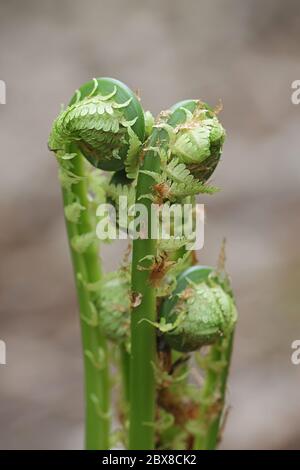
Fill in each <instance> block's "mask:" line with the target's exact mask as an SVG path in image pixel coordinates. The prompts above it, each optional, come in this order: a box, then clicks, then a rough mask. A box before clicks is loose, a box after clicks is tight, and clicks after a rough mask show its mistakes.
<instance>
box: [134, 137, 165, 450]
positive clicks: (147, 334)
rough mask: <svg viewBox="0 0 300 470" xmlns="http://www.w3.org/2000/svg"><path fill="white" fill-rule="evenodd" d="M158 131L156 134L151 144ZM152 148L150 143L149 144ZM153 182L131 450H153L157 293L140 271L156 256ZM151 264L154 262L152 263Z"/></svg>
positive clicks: (141, 244) (150, 163)
mask: <svg viewBox="0 0 300 470" xmlns="http://www.w3.org/2000/svg"><path fill="white" fill-rule="evenodd" d="M157 135H158V132H157V131H154V133H153V138H152V139H151V141H152V142H155V141H156V138H157ZM150 145H151V143H150ZM142 169H143V170H151V171H156V172H158V171H159V169H160V158H159V156H158V155H157V154H156V153H154V152H153V151H148V152H147V153H146V155H145V157H144V163H143V167H142ZM152 185H153V179H152V178H151V177H149V176H148V175H145V174H143V173H140V174H139V177H138V183H137V194H136V201H137V203H142V204H143V205H144V207H145V208H146V209H147V222H148V234H147V235H148V236H147V238H146V239H141V238H138V239H136V240H134V241H133V255H132V291H133V292H136V293H139V294H141V303H140V305H139V306H138V307H136V308H134V310H133V311H132V316H131V364H130V370H131V374H130V401H131V404H132V406H131V407H130V432H129V448H130V449H132V450H139V449H142V450H146V449H147V450H151V449H154V410H155V380H154V370H153V365H154V363H155V361H156V345H155V337H156V335H155V329H154V328H153V326H151V325H150V324H149V323H148V322H147V321H143V320H144V319H147V320H150V321H152V322H153V321H156V294H155V288H154V287H153V286H151V283H150V280H149V272H150V271H148V270H144V271H141V270H139V265H140V264H141V260H142V258H144V257H145V256H152V257H155V256H156V254H157V253H156V249H157V247H156V245H157V244H156V240H154V239H151V236H150V234H151V201H150V200H149V199H147V198H143V196H144V195H146V194H149V193H151V192H152ZM150 264H151V262H150Z"/></svg>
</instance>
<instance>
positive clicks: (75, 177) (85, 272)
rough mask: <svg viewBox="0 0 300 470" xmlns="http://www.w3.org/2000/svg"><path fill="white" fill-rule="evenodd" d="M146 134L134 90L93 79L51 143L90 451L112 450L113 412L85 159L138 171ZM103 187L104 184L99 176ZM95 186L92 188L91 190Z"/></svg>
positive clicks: (73, 101) (63, 116)
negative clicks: (75, 307)
mask: <svg viewBox="0 0 300 470" xmlns="http://www.w3.org/2000/svg"><path fill="white" fill-rule="evenodd" d="M144 128H145V126H144V115H143V111H142V108H141V106H140V104H139V102H138V100H137V98H136V97H135V95H134V94H133V93H132V92H131V90H129V89H128V88H127V87H126V86H125V85H123V84H122V83H121V82H119V81H117V80H113V79H106V78H103V79H94V80H92V81H90V82H88V83H86V84H85V85H83V86H82V87H81V88H80V89H79V90H77V91H76V93H75V95H74V97H73V98H72V99H71V102H70V104H69V106H68V107H67V108H66V109H65V110H62V111H61V113H60V114H59V116H58V117H57V118H56V120H55V121H54V123H53V126H52V130H51V134H50V137H49V142H48V145H49V148H50V150H52V151H54V152H55V154H56V157H57V161H58V165H59V180H60V183H61V187H62V193H63V204H64V213H65V221H66V227H67V234H68V240H69V246H70V251H71V256H72V261H73V269H74V275H75V282H76V289H77V297H78V302H79V307H80V323H81V333H82V345H83V355H84V371H85V402H86V405H85V408H86V425H85V445H86V448H87V449H109V447H110V441H109V435H110V416H111V411H110V380H109V364H108V350H107V341H106V338H105V336H104V333H103V329H102V328H101V324H100V318H99V312H98V309H97V301H98V298H99V293H101V286H102V283H101V281H102V278H101V263H100V261H99V254H98V245H99V243H98V240H97V238H96V227H95V219H94V218H93V215H92V214H91V206H92V203H95V202H96V204H99V203H100V202H102V200H101V191H100V195H99V191H97V190H96V191H94V192H93V193H92V194H93V198H94V201H91V200H90V197H89V196H90V194H91V193H90V189H94V188H93V186H95V179H96V177H95V175H94V176H93V179H91V178H90V175H89V172H88V170H87V169H86V165H85V158H86V159H87V160H88V161H89V162H90V163H91V164H92V165H93V166H95V167H97V168H102V169H105V170H107V171H112V170H118V169H120V168H123V167H124V166H125V164H126V161H127V158H128V157H130V165H131V167H132V166H133V160H134V158H135V157H137V156H138V150H139V146H140V145H141V142H142V141H143V139H144ZM133 147H134V148H135V149H136V153H135V155H134V151H133V150H132V149H133ZM84 157H85V158H84ZM98 182H99V185H101V183H102V181H101V178H98ZM89 183H93V184H90V186H92V188H91V187H89Z"/></svg>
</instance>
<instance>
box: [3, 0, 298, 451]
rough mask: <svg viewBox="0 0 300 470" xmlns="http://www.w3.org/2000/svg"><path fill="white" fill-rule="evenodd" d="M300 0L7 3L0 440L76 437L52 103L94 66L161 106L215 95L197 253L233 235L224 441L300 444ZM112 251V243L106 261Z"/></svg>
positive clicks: (76, 384)
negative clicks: (213, 150)
mask: <svg viewBox="0 0 300 470" xmlns="http://www.w3.org/2000/svg"><path fill="white" fill-rule="evenodd" d="M299 44H300V4H299V1H298V0H285V1H284V2H282V0H244V1H243V2H241V1H239V0H226V1H225V0H206V1H197V0H186V1H182V0H165V1H162V0H152V1H140V0H131V1H129V0H110V1H106V0H105V1H101V0H85V1H83V0H72V1H71V0H60V1H58V0H52V1H49V0H48V1H38V0H26V1H23V2H21V1H16V0H10V1H9V2H8V1H4V0H1V1H0V79H2V80H4V81H5V82H6V84H7V104H6V105H0V122H1V125H0V136H1V137H0V141H1V150H0V151H1V171H0V188H1V199H0V223H1V231H0V243H1V248H0V256H1V262H0V308H1V312H0V339H2V340H5V342H6V344H7V365H6V366H0V422H1V426H0V447H1V448H2V449H58V448H60V449H63V448H68V449H72V448H80V447H81V445H82V444H81V442H82V419H83V404H82V364H81V351H80V340H79V327H78V315H77V307H76V302H75V293H74V287H73V279H72V273H71V267H70V260H69V253H68V249H67V242H66V236H65V230H64V222H63V216H62V207H61V199H60V191H59V186H58V182H57V177H56V171H57V168H56V162H55V159H54V157H53V155H51V154H50V153H49V152H48V151H47V147H46V143H47V138H48V133H49V130H50V127H51V122H52V120H53V119H54V117H55V116H56V115H57V113H58V111H59V109H60V104H61V103H67V102H68V100H69V98H70V96H71V95H72V93H73V91H74V90H75V89H76V88H77V87H78V86H80V85H81V84H82V83H83V82H85V81H87V80H89V79H90V78H92V77H94V76H112V77H116V78H119V79H120V80H122V81H124V82H126V83H127V84H128V85H129V86H130V87H131V88H133V89H137V88H138V89H140V91H141V96H142V102H143V105H144V106H145V108H149V109H151V111H152V112H153V113H157V112H158V111H160V110H161V109H165V108H167V107H169V106H170V105H172V104H173V103H175V102H176V101H179V100H181V99H184V98H189V97H191V98H202V99H204V100H205V101H207V102H209V103H211V104H212V105H214V104H217V102H218V100H219V98H221V99H222V101H223V104H224V110H223V112H222V114H221V119H222V121H223V123H224V126H225V127H226V129H227V133H228V139H227V143H226V145H225V148H224V153H223V161H222V163H221V164H220V165H219V167H218V169H217V171H216V173H215V175H214V177H213V183H215V184H217V185H218V186H221V187H222V192H221V193H219V194H218V195H216V196H214V197H213V198H211V199H209V198H206V199H205V201H204V202H205V203H206V210H207V219H206V231H205V237H206V240H205V248H204V250H203V251H202V252H201V253H200V260H201V262H204V263H214V262H215V261H216V259H217V255H218V252H219V248H220V243H221V240H222V238H223V236H226V237H227V240H228V245H227V254H228V265H227V267H228V270H229V271H230V273H231V275H232V279H233V283H234V288H235V292H236V295H237V301H238V306H239V312H240V320H239V326H238V331H237V335H236V344H235V351H234V360H233V367H232V374H231V380H230V392H229V402H230V404H231V412H230V415H229V419H228V423H227V428H226V432H225V435H224V440H223V444H222V447H223V448H225V449H228V448H233V449H266V448H271V449H288V448H294V449H300V402H299V393H300V366H298V367H297V366H295V365H292V364H291V360H290V356H291V351H292V350H291V342H292V341H293V340H295V339H300V316H299V314H300V312H299V296H300V290H299V282H300V250H299V231H300V220H299V203H300V195H299V182H300V159H299V139H300V133H299V122H300V119H299V118H300V105H299V106H295V105H293V104H292V103H291V83H292V81H293V80H296V79H300V62H299V47H300V46H299ZM116 257H117V255H116V252H115V248H114V247H112V246H109V247H106V248H105V253H104V258H105V264H106V267H107V268H108V269H110V268H111V267H112V266H114V265H115V260H116Z"/></svg>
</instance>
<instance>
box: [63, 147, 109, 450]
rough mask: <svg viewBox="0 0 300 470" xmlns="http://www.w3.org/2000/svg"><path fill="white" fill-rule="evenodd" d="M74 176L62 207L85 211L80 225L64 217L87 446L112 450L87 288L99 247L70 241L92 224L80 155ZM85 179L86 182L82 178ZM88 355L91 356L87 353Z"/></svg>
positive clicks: (97, 272)
mask: <svg viewBox="0 0 300 470" xmlns="http://www.w3.org/2000/svg"><path fill="white" fill-rule="evenodd" d="M72 173H73V174H74V175H75V176H77V177H79V178H80V179H79V180H78V182H77V183H76V184H74V185H73V186H72V191H70V190H69V189H66V188H62V193H63V204H64V207H65V208H66V207H67V206H69V205H70V203H72V201H73V198H74V196H75V197H76V198H77V200H78V202H80V204H81V206H82V208H84V209H85V210H83V211H82V212H81V215H80V219H79V221H78V222H77V223H74V222H71V221H70V220H68V219H67V217H65V222H66V227H67V234H68V241H69V247H70V252H71V258H72V263H73V268H74V274H75V285H76V291H77V298H78V303H79V310H80V325H81V337H82V347H83V351H84V383H85V409H86V411H85V447H86V449H89V450H91V449H94V450H97V449H108V448H109V428H110V423H109V395H110V391H109V377H108V360H107V347H106V341H105V338H104V337H103V336H102V334H101V332H100V330H99V328H97V326H93V325H91V324H89V322H88V321H87V319H88V318H92V311H91V298H90V297H91V296H90V293H89V292H88V291H87V289H86V288H85V286H84V283H83V280H86V281H87V282H96V281H99V279H100V276H101V268H100V263H99V258H98V250H97V246H95V245H92V246H90V247H89V248H88V249H87V250H86V251H85V252H84V253H78V251H76V250H75V249H74V248H73V246H72V243H71V241H72V240H73V239H74V237H76V236H77V235H80V234H83V233H89V232H91V230H92V225H91V221H90V217H89V213H88V201H87V188H86V183H85V180H84V178H85V172H84V162H83V159H82V157H81V156H80V155H77V156H76V157H75V158H73V159H72ZM82 178H83V179H82ZM99 348H100V349H101V350H102V351H103V355H102V358H103V362H102V364H101V365H98V364H97V363H96V362H93V361H92V360H91V358H96V357H97V356H98V352H99ZM87 353H89V354H87Z"/></svg>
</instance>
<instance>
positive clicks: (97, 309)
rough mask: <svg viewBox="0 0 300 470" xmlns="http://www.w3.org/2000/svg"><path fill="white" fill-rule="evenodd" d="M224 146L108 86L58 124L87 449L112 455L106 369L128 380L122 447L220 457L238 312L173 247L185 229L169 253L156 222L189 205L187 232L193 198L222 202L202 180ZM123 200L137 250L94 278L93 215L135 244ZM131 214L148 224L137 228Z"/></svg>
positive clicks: (205, 271)
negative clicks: (108, 218) (107, 209)
mask: <svg viewBox="0 0 300 470" xmlns="http://www.w3.org/2000/svg"><path fill="white" fill-rule="evenodd" d="M224 138H225V131H224V129H223V127H222V125H221V124H220V122H219V120H218V117H217V111H214V110H213V109H212V108H210V107H209V106H208V105H207V104H205V103H203V102H201V101H199V100H186V101H182V102H180V103H177V104H176V105H174V106H173V107H172V108H171V109H170V110H169V111H165V112H162V113H160V114H159V116H158V118H157V119H156V120H154V119H153V117H152V115H151V113H149V112H148V111H147V112H144V111H143V109H142V107H141V104H140V102H139V99H138V98H137V97H136V96H135V94H134V93H133V92H132V91H131V90H130V89H128V87H126V85H124V84H122V83H121V82H119V81H117V80H114V79H109V78H100V79H94V80H92V81H90V82H88V83H86V84H85V85H83V86H82V87H81V88H80V89H79V90H78V91H77V92H76V93H75V95H74V96H73V98H72V100H71V101H70V104H69V106H68V107H67V108H66V109H64V110H62V111H61V113H60V114H59V116H58V117H57V119H56V120H55V121H54V124H53V127H52V131H51V134H50V138H49V147H50V149H51V150H53V151H54V152H55V154H56V156H57V161H58V164H59V179H60V182H61V186H62V192H63V202H64V213H65V220H66V226H67V233H68V239H69V245H70V250H71V256H72V261H73V268H74V274H75V282H76V289H77V296H78V302H79V309H80V321H81V331H82V344H83V355H84V369H85V400H86V448H87V449H108V448H110V447H111V446H112V445H113V441H112V440H111V439H110V436H113V434H112V433H111V431H110V420H111V416H112V412H111V409H110V395H111V385H112V377H109V372H110V364H111V363H114V367H117V368H118V369H119V371H120V374H119V375H120V376H121V377H122V389H123V390H122V393H121V400H120V405H119V406H120V409H119V413H118V415H119V418H120V428H119V429H118V430H117V433H116V435H115V440H117V442H118V443H119V444H120V443H121V444H122V445H123V446H125V447H128V448H129V449H134V450H137V449H149V450H150V449H212V448H215V447H216V445H217V443H218V439H219V434H220V428H221V425H222V420H223V414H224V403H225V392H226V383H227V377H228V370H229V364H230V356H231V349H232V338H233V331H234V327H235V323H236V319H237V314H236V308H235V303H234V299H233V295H232V291H231V288H230V286H229V281H228V277H227V275H226V274H225V273H224V269H223V270H221V269H219V270H214V269H213V268H209V267H203V266H198V265H196V257H195V255H194V252H193V251H192V250H191V246H193V237H192V238H191V237H190V236H187V235H186V233H185V232H184V233H181V235H180V236H178V233H177V228H178V227H177V225H178V224H179V225H180V224H181V223H182V217H181V219H175V218H174V219H173V220H172V222H171V232H172V233H169V237H167V239H166V237H165V236H162V234H163V233H164V230H165V229H166V228H165V225H164V221H163V216H162V215H161V214H163V212H164V210H165V209H174V208H175V207H176V206H179V207H183V206H184V205H185V204H188V207H189V211H190V213H189V215H190V216H191V217H190V222H191V224H190V225H191V226H192V227H194V225H195V217H196V215H195V214H196V199H195V197H196V196H197V195H198V194H201V193H206V194H213V193H214V192H216V191H217V188H214V187H212V186H210V185H208V184H207V180H208V179H209V177H210V176H211V175H212V173H213V171H214V170H215V168H216V166H217V164H218V162H219V160H220V156H221V152H222V146H223V142H224ZM92 168H94V170H92ZM102 170H104V171H105V172H106V173H105V174H104V173H103V171H102ZM121 197H122V198H126V200H127V201H128V205H129V206H131V204H133V203H134V201H135V203H136V206H135V207H134V211H133V212H131V213H130V220H131V221H134V227H135V228H138V236H133V242H132V260H131V263H130V262H129V261H128V259H126V262H125V263H124V262H123V263H122V264H121V265H120V267H119V269H118V270H117V271H116V272H114V273H109V274H102V270H101V263H100V259H99V251H98V250H99V240H98V238H97V237H96V224H97V219H96V217H95V214H96V208H97V206H98V205H99V204H101V203H104V202H106V203H110V204H112V205H113V206H114V208H115V215H116V221H115V222H116V225H117V227H118V229H119V230H120V231H122V232H123V234H124V233H125V234H127V235H130V234H131V229H129V228H128V224H127V222H126V220H125V222H126V223H124V214H123V208H122V207H121V205H120V202H119V201H120V199H121ZM138 205H142V206H143V208H144V209H145V213H146V216H144V218H142V217H140V219H139V220H138V222H136V221H135V220H134V218H135V216H136V214H137V213H138V212H139V208H138ZM153 207H155V210H156V211H158V212H159V213H160V216H159V218H158V222H157V220H156V221H155V220H154V212H153ZM184 223H185V222H184ZM169 228H170V227H169ZM128 255H129V252H128V253H127V257H126V258H128ZM205 348H208V349H209V351H208V352H207V353H206V354H205V353H203V351H204V349H205ZM116 358H118V359H117V362H116ZM196 364H198V367H199V369H200V370H201V371H202V375H204V384H203V385H202V386H201V387H200V388H201V390H200V391H199V385H198V375H197V377H196V378H197V380H196V383H195V380H191V375H192V374H194V372H195V365H196ZM197 374H198V372H197Z"/></svg>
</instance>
